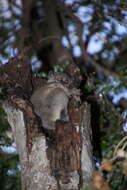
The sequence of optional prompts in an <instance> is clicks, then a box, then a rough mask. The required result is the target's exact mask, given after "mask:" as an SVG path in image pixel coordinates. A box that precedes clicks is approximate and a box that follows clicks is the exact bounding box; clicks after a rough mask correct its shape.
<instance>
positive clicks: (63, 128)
mask: <svg viewBox="0 0 127 190" xmlns="http://www.w3.org/2000/svg"><path fill="white" fill-rule="evenodd" d="M12 102H13V103H14V104H17V106H18V108H17V109H16V108H14V105H13V106H12V105H10V104H9V103H8V102H7V101H6V102H5V103H4V104H3V107H4V110H5V111H6V113H7V117H8V122H9V123H10V125H11V127H12V130H13V134H14V137H15V142H16V144H17V150H18V152H19V158H20V164H21V173H22V190H25V189H31V190H32V189H33V190H34V189H36V190H42V189H45V190H48V189H51V190H57V189H58V190H65V189H66V190H72V189H73V190H79V189H80V188H81V187H85V186H88V185H89V184H90V181H91V174H92V150H91V140H90V139H91V128H90V109H89V106H88V104H87V103H85V104H84V106H83V107H82V108H81V109H80V112H79V111H78V112H77V110H76V108H74V104H72V105H70V109H71V113H70V116H71V117H72V120H71V121H70V122H69V123H62V122H61V121H58V122H56V130H55V134H54V135H53V138H54V140H53V142H52V141H50V140H49V139H47V138H46V137H45V135H44V134H43V133H42V131H41V130H38V125H39V123H38V122H37V118H36V117H35V115H34V112H33V110H32V108H31V106H30V105H28V104H26V102H25V101H24V100H22V99H19V98H13V100H12ZM11 104H12V103H11ZM79 115H80V117H79ZM79 119H81V121H80V123H79ZM72 124H73V125H72ZM31 130H32V131H31Z"/></svg>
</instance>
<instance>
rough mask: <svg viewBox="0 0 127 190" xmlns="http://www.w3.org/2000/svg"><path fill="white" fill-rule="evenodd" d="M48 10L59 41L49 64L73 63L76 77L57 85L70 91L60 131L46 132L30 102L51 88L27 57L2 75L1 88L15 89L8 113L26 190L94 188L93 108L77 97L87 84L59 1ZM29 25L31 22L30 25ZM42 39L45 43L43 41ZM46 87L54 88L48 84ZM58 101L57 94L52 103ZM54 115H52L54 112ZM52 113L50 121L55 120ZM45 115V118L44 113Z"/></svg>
mask: <svg viewBox="0 0 127 190" xmlns="http://www.w3.org/2000/svg"><path fill="white" fill-rule="evenodd" d="M23 2H24V3H25V1H23ZM44 10H45V15H46V19H47V25H48V27H47V32H48V33H49V34H50V35H49V39H50V37H53V36H54V37H57V38H58V39H56V40H55V41H54V40H53V39H52V40H51V46H52V51H51V52H50V53H49V55H48V60H49V64H50V66H51V67H52V66H54V65H56V64H59V65H61V64H62V65H63V64H64V63H66V62H68V64H69V66H68V68H67V70H66V72H67V73H69V77H70V78H69V79H68V80H69V83H68V82H67V84H66V77H65V80H62V81H61V80H59V77H58V80H57V81H53V82H52V83H51V85H52V87H51V88H52V89H54V91H55V90H58V89H60V91H63V90H65V92H67V97H68V102H67V106H66V109H67V112H66V113H67V118H68V120H66V121H63V120H62V119H61V115H62V113H63V110H61V112H60V113H59V114H58V116H59V118H57V119H56V120H55V121H54V128H53V129H52V130H47V129H45V127H44V123H43V122H42V120H41V119H40V118H39V117H38V116H37V115H36V114H37V113H36V114H35V112H36V111H35V106H34V105H32V103H31V101H30V96H31V91H32V90H33V91H34V90H35V89H36V88H37V87H41V88H45V86H44V81H43V80H41V79H37V78H36V79H35V78H34V79H31V78H32V77H31V73H30V69H29V64H28V62H27V61H26V60H25V61H24V54H23V55H22V56H18V57H17V58H12V59H11V60H10V61H9V63H8V64H7V65H5V66H3V73H4V71H6V72H5V76H4V75H3V76H0V83H3V84H2V85H3V87H4V85H5V84H8V86H9V87H8V88H11V90H9V91H8V98H7V100H6V101H5V102H4V104H3V108H4V110H5V112H6V113H7V118H8V122H9V124H10V125H11V127H12V131H13V135H14V139H15V142H16V145H17V150H18V153H19V158H20V164H21V176H22V190H35V189H36V190H43V189H44V190H49V189H50V190H80V188H81V187H86V186H89V185H90V181H91V176H92V170H93V165H92V145H91V136H92V135H91V131H92V130H91V125H90V123H91V121H90V117H91V115H90V105H88V103H87V102H81V100H80V96H81V94H80V93H77V91H78V88H79V87H78V86H77V84H78V83H80V81H81V78H80V71H79V69H78V67H76V66H75V64H74V63H73V62H72V57H71V56H70V55H69V54H68V52H67V50H66V49H65V48H64V47H63V46H62V44H61V41H60V40H61V37H62V33H61V30H60V26H59V24H60V23H59V21H58V17H59V16H58V11H57V10H58V9H57V1H56V0H54V1H52V0H46V1H45V2H44ZM28 13H29V15H28V16H27V18H30V10H29V12H28ZM51 18H52V19H51ZM28 22H29V21H28V20H27V24H28ZM24 30H25V27H24ZM27 31H28V30H27ZM33 35H34V34H33ZM35 36H37V34H35ZM47 37H48V36H47ZM35 40H36V39H35ZM40 40H42V42H43V39H40ZM37 46H38V44H37ZM43 50H44V47H43V46H42V47H41V46H39V48H38V47H37V51H41V54H43V53H44V52H43ZM24 53H25V55H26V54H27V52H25V51H24ZM42 61H43V60H42ZM46 64H48V63H47V62H46ZM61 76H62V77H63V78H64V75H62V74H61ZM70 80H72V83H71V82H70ZM3 81H4V82H3ZM35 81H36V82H35ZM4 83H5V84H4ZM45 83H46V84H45V85H49V84H48V82H47V81H46V82H45ZM10 84H11V85H10ZM65 84H66V85H65ZM42 97H43V96H42ZM53 98H54V96H53V95H52V96H51V98H50V102H51V103H52V102H53ZM57 98H58V102H59V96H58V95H57V94H56V100H57ZM61 101H62V100H61ZM60 104H61V103H60ZM48 105H49V103H48ZM49 106H50V105H49ZM54 107H55V104H54ZM41 109H45V108H44V107H43V108H41ZM48 110H49V112H50V109H49V108H48ZM49 112H47V118H49V119H50V117H49V115H50V113H49ZM53 112H55V111H54V110H53ZM43 114H44V115H45V112H44V111H43ZM54 114H55V113H54ZM64 114H65V113H64ZM46 122H47V121H46Z"/></svg>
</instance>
